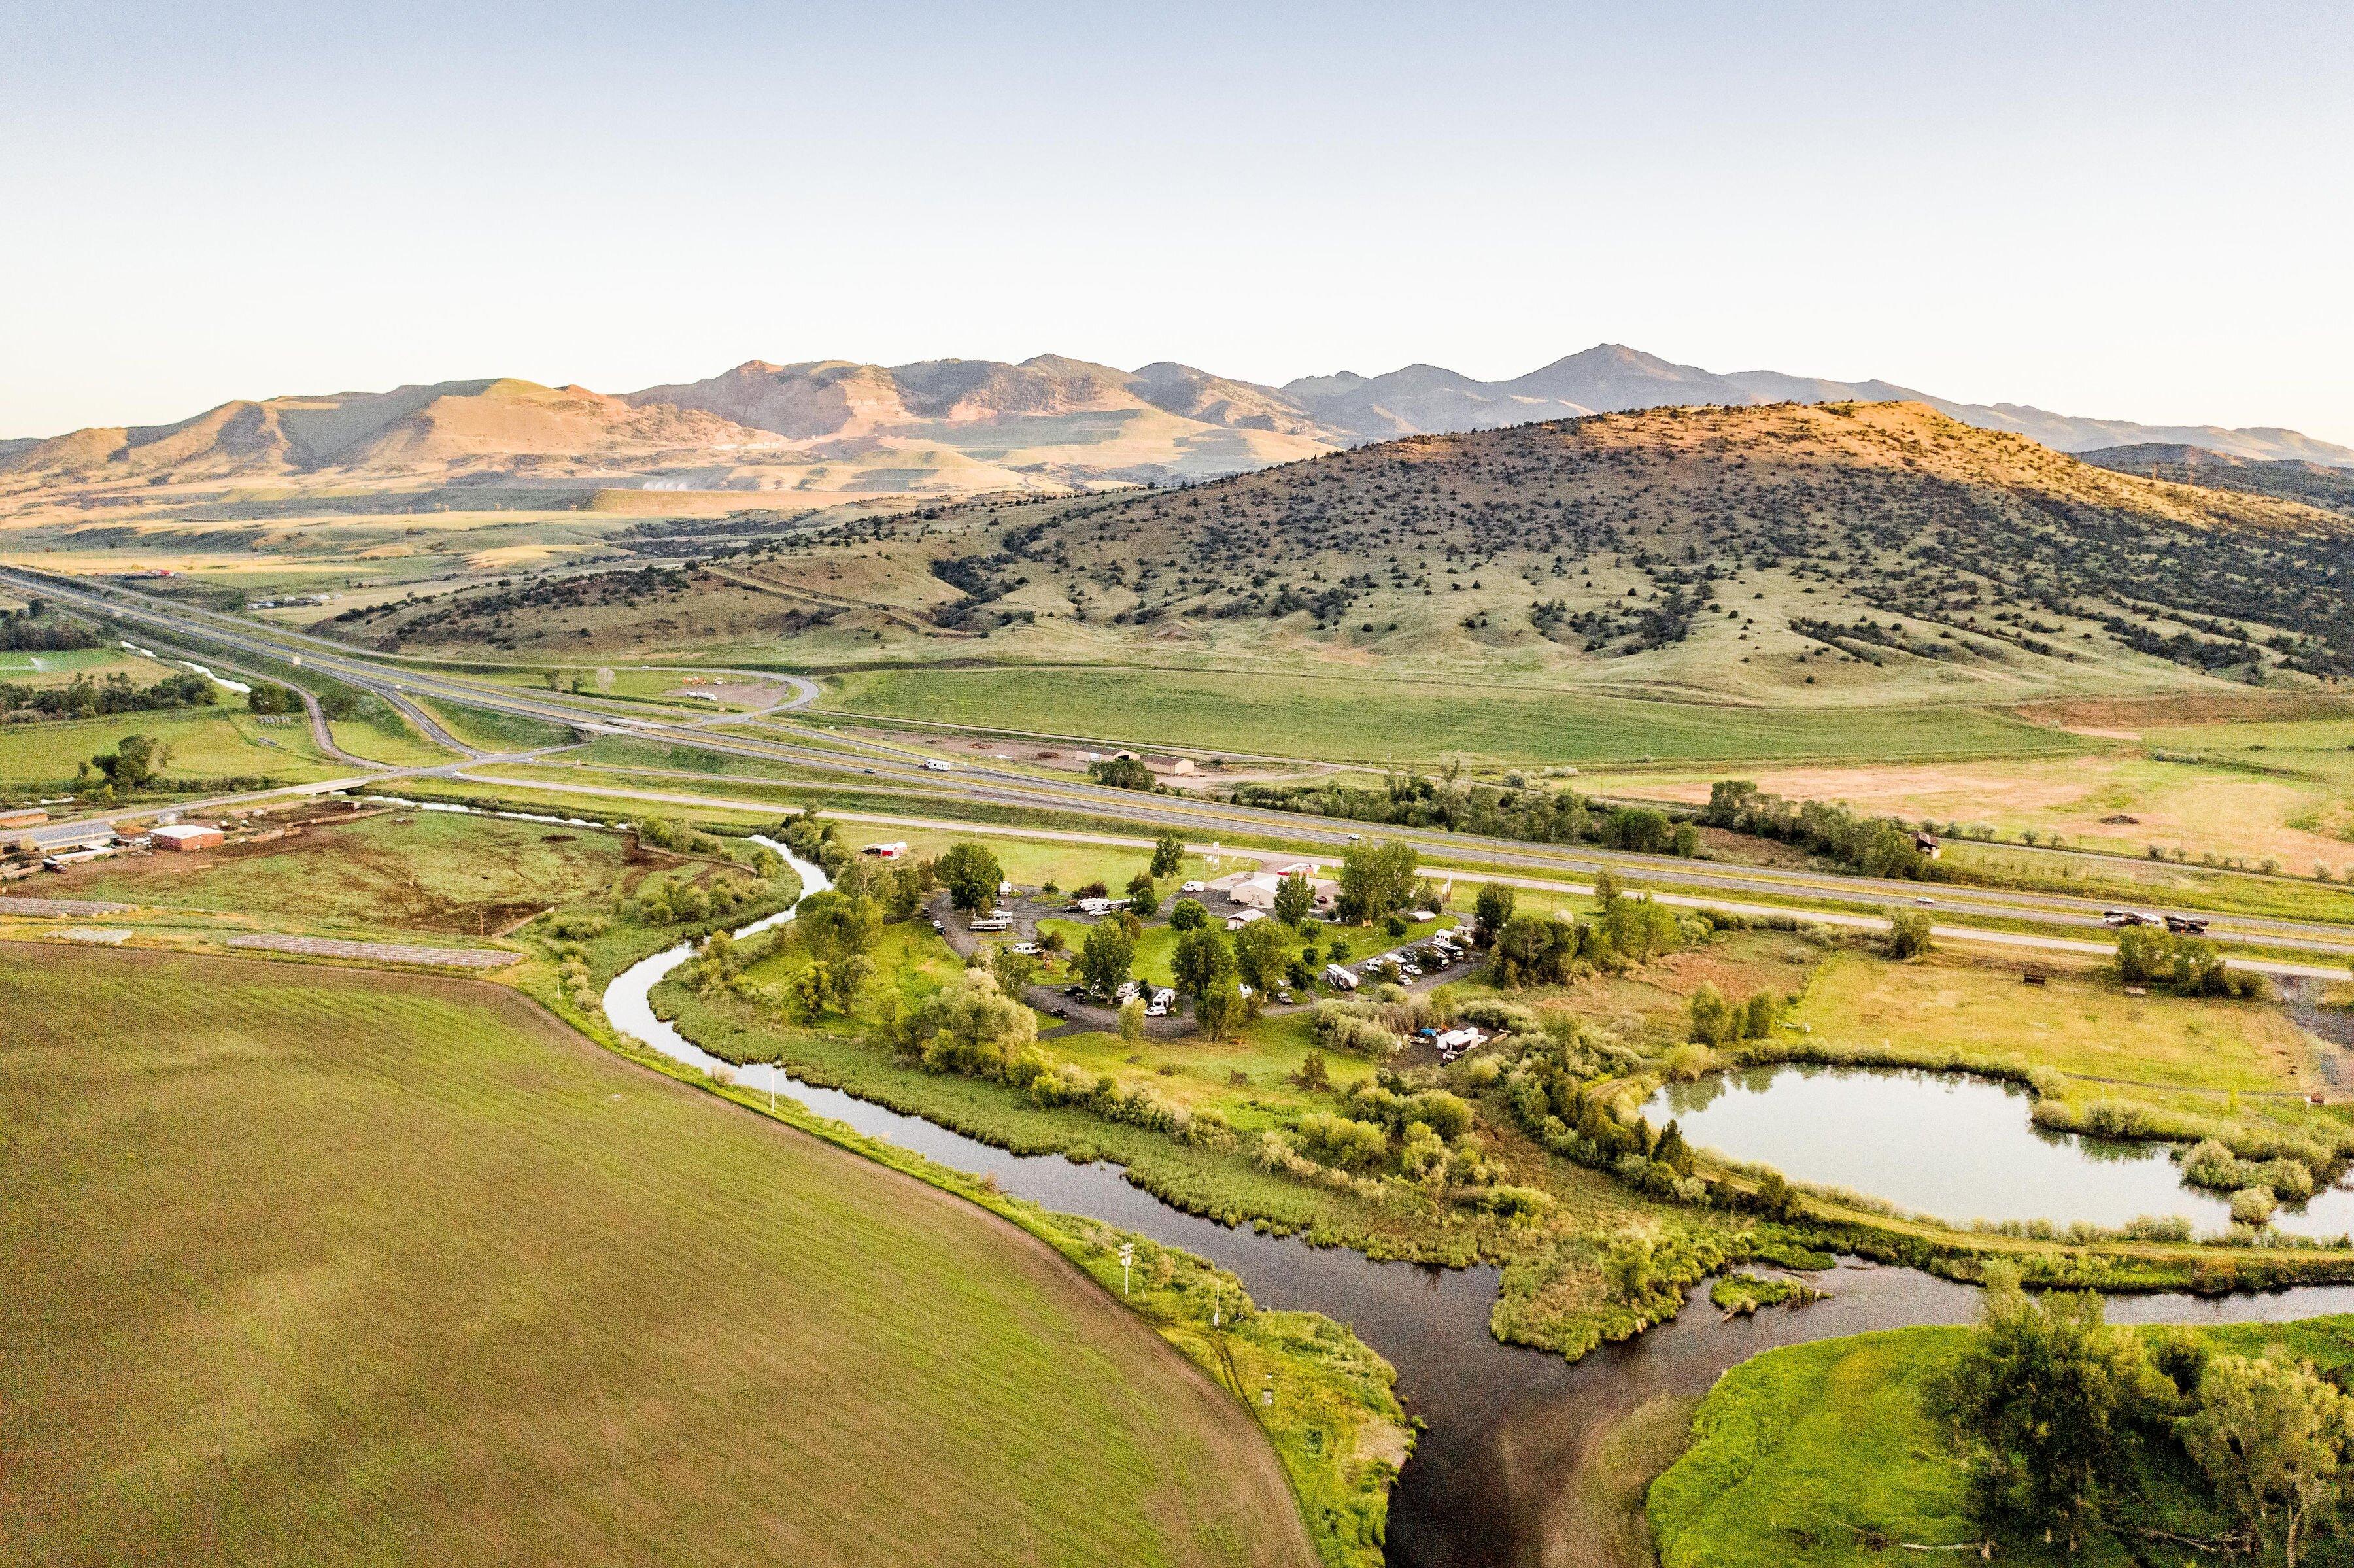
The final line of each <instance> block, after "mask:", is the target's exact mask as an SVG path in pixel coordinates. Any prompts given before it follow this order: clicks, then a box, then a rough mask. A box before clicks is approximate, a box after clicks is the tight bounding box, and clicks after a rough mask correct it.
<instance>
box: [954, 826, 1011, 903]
mask: <svg viewBox="0 0 2354 1568" xmlns="http://www.w3.org/2000/svg"><path fill="white" fill-rule="evenodd" d="M939 877H940V883H941V885H943V886H945V887H946V888H947V889H948V890H949V903H951V904H953V905H955V906H957V907H958V908H959V909H961V910H963V911H964V912H965V913H967V914H971V913H973V912H975V911H977V910H981V909H991V908H994V907H996V905H997V888H998V885H999V884H1000V883H1002V882H1003V881H1004V880H1005V873H1004V872H1003V871H1002V870H1001V869H1000V868H999V866H998V863H997V857H996V856H995V855H993V854H991V853H989V852H988V851H987V850H985V849H983V848H982V847H981V845H979V844H976V843H960V844H951V845H950V846H949V852H948V853H946V854H944V855H942V856H940V863H939Z"/></svg>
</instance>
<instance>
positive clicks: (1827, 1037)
mask: <svg viewBox="0 0 2354 1568" xmlns="http://www.w3.org/2000/svg"><path fill="white" fill-rule="evenodd" d="M1792 1017H1793V1019H1794V1020H1795V1021H1797V1022H1801V1023H1804V1024H1806V1025H1808V1027H1809V1028H1810V1029H1811V1030H1812V1035H1811V1039H1812V1040H1814V1041H1816V1042H1819V1043H1820V1044H1823V1045H1825V1046H1829V1047H1834V1048H1836V1047H1840V1046H1861V1047H1873V1046H1877V1045H1879V1044H1881V1043H1882V1042H1883V1041H1896V1042H1899V1043H1901V1044H1904V1045H1906V1046H1908V1047H1917V1048H1918V1049H1920V1050H1922V1051H1925V1052H1928V1053H1932V1054H1934V1053H1936V1052H1939V1051H1946V1050H1953V1051H1958V1052H1960V1053H1962V1054H1965V1055H1972V1056H1975V1055H1980V1054H2003V1053H2006V1052H2016V1053H2018V1054H2020V1055H2022V1056H2024V1057H2025V1058H2026V1059H2027V1061H2028V1063H2029V1065H2032V1066H2046V1067H2056V1068H2058V1069H2059V1070H2060V1071H2062V1072H2063V1073H2067V1074H2070V1075H2075V1076H2080V1077H2090V1078H2113V1079H2122V1080H2126V1081H2130V1082H2134V1083H2139V1084H2145V1085H2152V1086H2163V1087H2169V1088H2184V1089H2208V1090H2217V1091H2227V1090H2232V1089H2240V1090H2295V1089H2298V1088H2301V1087H2302V1086H2303V1078H2302V1071H2303V1068H2304V1066H2305V1060H2304V1044H2303V1041H2302V1039H2301V1037H2300V1036H2299V1034H2298V1033H2297V1031H2296V1028H2295V1027H2294V1026H2293V1025H2291V1024H2290V1023H2289V1022H2288V1021H2287V1020H2286V1019H2285V1018H2284V1017H2283V1016H2282V1015H2281V1012H2280V1010H2279V1009H2278V1008H2276V1007H2274V1006H2271V1005H2269V1004H2267V1003H2264V1002H2254V1001H2215V1000H2211V999H2196V1000H2193V999H2186V998H2180V997H2173V996H2168V995H2165V994H2163V993H2153V994H2151V995H2148V996H2127V995H2126V994H2125V991H2124V988H2123V987H2122V986H2121V985H2119V984H2118V983H2117V981H2116V980H2115V977H2114V975H2111V976H2106V977H2103V976H2099V975H2096V974H2093V973H2087V972H2083V971H2068V970H2054V971H2053V972H2052V974H2051V978H2050V980H2049V981H2048V982H2047V983H2046V984H2045V985H2043V986H2041V987H2037V986H2027V985H2022V984H2020V978H2019V974H2018V971H2017V969H2016V968H2015V967H2013V966H2008V965H2006V966H2000V967H1998V966H1996V965H1993V964H1989V963H1983V962H1972V961H1970V960H1968V959H1956V958H1947V957H1945V956H1942V955H1940V956H1937V957H1935V958H1932V959H1927V960H1924V961H1915V962H1913V963H1908V964H1892V963H1889V962H1886V961H1884V960H1882V959H1877V958H1872V957H1868V956H1865V955H1863V954H1859V953H1840V954H1836V955H1834V956H1833V957H1832V958H1831V959H1830V960H1829V962H1828V963H1826V964H1825V965H1824V966H1823V967H1822V969H1820V970H1819V972H1818V974H1817V975H1816V977H1815V980H1814V983H1813V986H1812V988H1811V989H1810V990H1809V991H1808V993H1807V999H1806V1001H1805V1002H1804V1004H1803V1005H1801V1006H1800V1007H1799V1008H1798V1009H1797V1012H1794V1013H1793V1014H1792ZM2210 1108H2212V1106H2211V1104H2210Z"/></svg>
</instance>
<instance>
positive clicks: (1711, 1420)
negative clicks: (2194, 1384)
mask: <svg viewBox="0 0 2354 1568" xmlns="http://www.w3.org/2000/svg"><path fill="white" fill-rule="evenodd" d="M2199 1332H2200V1334H2201V1335H2202V1336H2203V1337H2205V1338H2206V1339H2207V1340H2209V1341H2210V1342H2211V1343H2212V1344H2213V1345H2214V1346H2215V1348H2216V1349H2217V1350H2219V1351H2232V1352H2233V1353H2236V1354H2241V1355H2253V1354H2258V1353H2262V1352H2263V1351H2265V1350H2266V1349H2267V1348H2268V1347H2271V1346H2275V1345H2278V1346H2282V1347H2284V1348H2285V1350H2286V1351H2288V1352H2289V1353H2290V1354H2292V1355H2295V1356H2298V1357H2304V1358H2307V1359H2311V1360H2312V1361H2315V1362H2316V1363H2317V1365H2320V1366H2322V1367H2325V1368H2329V1367H2344V1366H2347V1365H2349V1363H2354V1318H2343V1317H2339V1318H2315V1319H2306V1320H2305V1321H2303V1322H2298V1323H2274V1324H2245V1325H2234V1326H2231V1327H2226V1328H2213V1329H2202V1330H2199ZM1966 1343H1967V1330H1961V1329H1898V1330H1886V1331H1882V1332H1880V1333H1873V1334H1857V1335H1853V1336H1850V1337H1849V1338H1846V1339H1838V1340H1821V1341H1819V1342H1818V1343H1815V1344H1810V1345H1796V1346H1791V1347H1789V1348H1787V1349H1783V1350H1776V1351H1766V1352H1765V1354H1763V1355H1760V1356H1756V1357H1754V1358H1753V1359H1751V1360H1749V1361H1744V1362H1743V1363H1742V1364H1741V1365H1739V1366H1737V1367H1734V1369H1733V1370H1732V1371H1731V1372H1726V1373H1725V1374H1724V1376H1723V1378H1722V1379H1720V1380H1719V1381H1718V1383H1717V1385H1716V1387H1715V1389H1714V1390H1713V1391H1712V1393H1710V1394H1709V1395H1708V1397H1707V1399H1705V1400H1704V1401H1703V1402H1702V1404H1701V1407H1700V1410H1699V1412H1698V1414H1696V1415H1695V1417H1694V1418H1693V1422H1692V1444H1691V1448H1690V1449H1689V1450H1687V1451H1686V1452H1685V1454H1684V1456H1683V1457H1682V1458H1681V1459H1679V1460H1677V1461H1676V1463H1675V1465H1674V1466H1673V1467H1670V1469H1669V1470H1668V1471H1667V1473H1666V1474H1665V1475H1663V1476H1661V1477H1660V1478H1659V1480H1658V1481H1657V1482H1655V1483H1654V1484H1653V1485H1652V1488H1651V1493H1650V1504H1649V1510H1650V1520H1651V1528H1652V1532H1653V1535H1654V1538H1655V1540H1656V1541H1657V1542H1658V1546H1659V1562H1660V1563H1662V1564H1663V1565H1664V1568H1865V1565H1867V1564H1877V1563H1889V1562H1892V1561H1893V1560H1894V1559H1896V1558H1897V1557H1898V1556H1900V1555H1901V1556H1906V1557H1910V1556H1913V1555H1914V1554H1913V1553H1899V1552H1889V1551H1885V1550H1874V1549H1873V1548H1872V1545H1870V1544H1868V1542H1869V1541H1870V1540H1871V1539H1872V1537H1874V1536H1877V1537H1879V1538H1882V1539H1884V1540H1889V1541H1896V1542H1910V1543H1913V1544H1916V1545H1923V1546H1942V1545H1955V1544H1960V1543H1962V1542H1971V1541H1975V1540H1977V1539H1978V1531H1977V1530H1976V1529H1975V1528H1973V1527H1972V1525H1971V1523H1970V1521H1969V1520H1968V1518H1967V1514H1966V1513H1965V1511H1964V1504H1965V1486H1964V1477H1963V1472H1962V1467H1961V1465H1960V1464H1959V1462H1958V1461H1957V1460H1956V1458H1955V1457H1954V1456H1953V1454H1952V1453H1951V1452H1950V1450H1948V1449H1947V1448H1946V1446H1945V1445H1944V1443H1943V1441H1942V1440H1941V1438H1940V1436H1939V1435H1938V1434H1937V1433H1936V1431H1935V1429H1934V1428H1933V1426H1932V1425H1931V1424H1930V1422H1929V1421H1928V1419H1927V1418H1926V1417H1925V1416H1924V1415H1923V1414H1922V1412H1921V1404H1920V1400H1921V1390H1922V1387H1923V1384H1924V1383H1925V1380H1926V1379H1927V1378H1928V1376H1929V1375H1930V1374H1931V1373H1932V1372H1935V1371H1936V1370H1937V1369H1938V1368H1940V1367H1943V1366H1945V1365H1946V1364H1948V1363H1949V1362H1950V1361H1952V1359H1953V1358H1954V1357H1955V1356H1956V1355H1958V1354H1959V1353H1960V1352H1961V1351H1962V1349H1963V1347H1964V1346H1965V1344H1966ZM2157 1474H2158V1481H2157V1484H2156V1489H2155V1490H2154V1492H2153V1495H2152V1497H2151V1498H2150V1499H2148V1501H2147V1505H2146V1506H2147V1507H2150V1508H2153V1509H2155V1510H2158V1511H2159V1516H2160V1518H2161V1519H2162V1520H2163V1522H2164V1524H2165V1525H2166V1526H2168V1527H2170V1528H2172V1529H2174V1530H2176V1531H2180V1532H2182V1533H2188V1534H2197V1535H2211V1534H2213V1533H2219V1532H2220V1531H2221V1529H2224V1528H2228V1527H2229V1526H2228V1520H2224V1519H2222V1518H2221V1517H2220V1515H2219V1514H2218V1513H2217V1512H2216V1510H2214V1507H2213V1505H2212V1503H2211V1501H2210V1500H2209V1499H2207V1498H2205V1497H2204V1496H2203V1495H2202V1494H2201V1493H2200V1491H2199V1490H2198V1489H2193V1488H2192V1487H2190V1486H2187V1485H2185V1484H2184V1482H2185V1479H2186V1478H2187V1477H2188V1476H2189V1474H2190V1472H2189V1471H2188V1468H2187V1467H2185V1466H2182V1465H2180V1464H2179V1463H2177V1464H2173V1465H2165V1466H2159V1467H2157ZM2131 1545H2132V1547H2133V1548H2136V1549H2146V1547H2147V1543H2146V1542H2141V1541H2140V1540H2139V1539H2138V1538H2134V1539H2133V1541H2132V1543H2131ZM2316 1545H2317V1548H2318V1550H2317V1552H2315V1554H2314V1555H2313V1556H2312V1557H2311V1558H2310V1559H2308V1561H2311V1562H2315V1563H2336V1564H2342V1563H2346V1562H2347V1561H2348V1560H2349V1552H2348V1547H2349V1542H2347V1540H2346V1539H2345V1538H2344V1537H2342V1536H2340V1537H2338V1538H2337V1539H2335V1540H2331V1541H2326V1542H2317V1543H2316ZM1924 1555H1930V1556H1934V1557H1935V1558H1936V1559H1946V1558H1954V1559H1956V1560H1958V1559H1960V1558H1961V1557H1962V1556H1963V1555H1964V1554H1963V1553H1959V1552H1952V1553H1948V1552H1937V1553H1934V1554H1924ZM1997 1560H1998V1561H2000V1562H2008V1563H2034V1564H2039V1565H2044V1564H2059V1563H2071V1564H2081V1565H2083V1568H2110V1565H2122V1564H2127V1563H2166V1564H2168V1565H2171V1564H2172V1563H2176V1562H2178V1561H2181V1560H2182V1555H2181V1554H2178V1553H2176V1552H2166V1553H2165V1554H2163V1555H2161V1556H2158V1557H2148V1556H2145V1555H2141V1554H2139V1551H2137V1550H2132V1549H2129V1547H2128V1543H2127V1542H2126V1541H2123V1540H2120V1539H2119V1538H2117V1537H2115V1536H2113V1535H2107V1534H2102V1535H2100V1536H2098V1537H2097V1538H2096V1539H2094V1540H2093V1541H2091V1542H2087V1543H2086V1544H2085V1546H2084V1550H2083V1551H2082V1552H2079V1553H2077V1554H2075V1555H2073V1556H2071V1555H2069V1554H2068V1553H2067V1552H2064V1551H2062V1550H2061V1549H2059V1548H2057V1547H2051V1546H2046V1545H2045V1544H2044V1543H2043V1542H2041V1541H2038V1540H2032V1539H2031V1540H2004V1541H2003V1542H2001V1543H2000V1547H1999V1552H1998V1556H1997Z"/></svg>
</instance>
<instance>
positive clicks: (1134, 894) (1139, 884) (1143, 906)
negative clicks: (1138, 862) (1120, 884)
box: [1128, 871, 1161, 920]
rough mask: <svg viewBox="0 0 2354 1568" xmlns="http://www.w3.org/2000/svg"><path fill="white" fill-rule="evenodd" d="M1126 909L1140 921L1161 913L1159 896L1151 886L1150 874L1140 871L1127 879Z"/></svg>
mask: <svg viewBox="0 0 2354 1568" xmlns="http://www.w3.org/2000/svg"><path fill="white" fill-rule="evenodd" d="M1128 907H1129V911H1130V912H1131V913H1132V914H1134V915H1135V916H1136V917H1137V918H1138V919H1140V920H1150V919H1151V918H1152V916H1155V915H1158V914H1159V913H1161V895H1160V893H1159V891H1158V890H1156V889H1155V888H1154V887H1153V885H1152V874H1151V873H1150V872H1149V871H1140V872H1138V873H1137V874H1135V875H1134V876H1131V877H1129V879H1128Z"/></svg>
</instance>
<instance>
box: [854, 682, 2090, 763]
mask: <svg viewBox="0 0 2354 1568" xmlns="http://www.w3.org/2000/svg"><path fill="white" fill-rule="evenodd" d="M825 705H826V706H828V707H830V708H835V709H840V710H844V711H847V712H851V713H858V714H867V715H877V716H884V717H891V718H909V719H931V720H935V721H939V722H945V723H949V724H961V725H973V726H981V727H983V728H988V727H992V726H1006V727H1009V728H1013V729H1017V730H1029V731H1037V732H1044V733H1048V734H1055V735H1072V736H1092V737H1100V738H1102V739H1106V740H1118V741H1126V742H1132V743H1136V744H1139V745H1145V746H1184V747H1203V748H1207V749H1210V750H1233V751H1241V752H1257V753H1262V754H1265V755H1269V756H1278V757H1303V758H1314V759H1317V760H1320V761H1344V762H1371V763H1384V762H1396V763H1398V764H1400V765H1405V764H1410V763H1424V764H1427V763H1433V762H1436V761H1437V760H1439V759H1441V758H1452V757H1458V756H1459V757H1462V758H1465V759H1466V760H1467V761H1470V762H1473V763H1481V762H1487V763H1497V764H1509V763H1578V764H1587V763H1593V762H1632V761H1638V760H1645V761H1648V760H1650V759H1652V758H1776V759H1787V760H1799V759H1805V758H1906V757H1979V756H2013V755H2046V754H2053V753H2067V752H2076V751H2082V750H2084V749H2086V748H2087V747H2088V745H2089V744H2090V743H2088V742H2086V741H2084V740H2083V739H2081V738H2079V737H2077V736H2071V735H2067V734H2064V733H2062V732H2061V731H2058V730H2054V729H2051V728H2048V727H2044V726H2035V725H2031V724H2028V723H2025V722H2024V721H2021V720H2018V719H2014V718H2010V717H2009V716H2006V715H1999V714H1994V713H1988V712H1984V711H1980V710H1978V709H1975V708H1966V707H1911V708H1848V709H1836V708H1816V709H1796V708H1745V707H1724V706H1712V705H1703V704H1698V703H1659V702H1641V701H1636V700H1631V699H1628V698H1621V697H1597V696H1592V695H1589V694H1585V693H1579V692H1564V691H1546V690H1543V689H1540V688H1535V687H1526V686H1496V685H1479V684H1471V683H1464V684H1452V683H1445V682H1435V681H1418V680H1372V679H1365V680H1358V679H1349V678H1343V677H1329V678H1328V677H1320V676H1307V675H1287V674H1277V673H1251V674H1244V673H1231V672H1224V671H1192V670H1145V669H1119V668H1112V669H1081V668H1060V667H1043V666H1042V667H1038V668H1034V669H996V670H885V671H873V672H865V673H856V674H850V675H843V676H840V677H837V678H836V680H835V682H834V683H833V690H832V691H831V692H830V693H829V694H828V696H827V698H826V700H825Z"/></svg>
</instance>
